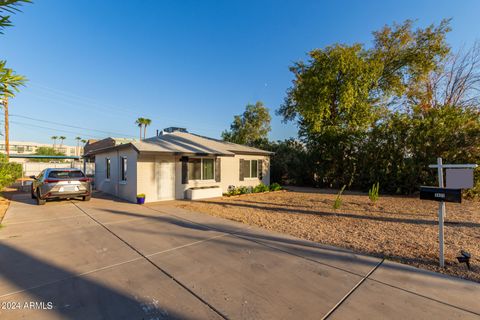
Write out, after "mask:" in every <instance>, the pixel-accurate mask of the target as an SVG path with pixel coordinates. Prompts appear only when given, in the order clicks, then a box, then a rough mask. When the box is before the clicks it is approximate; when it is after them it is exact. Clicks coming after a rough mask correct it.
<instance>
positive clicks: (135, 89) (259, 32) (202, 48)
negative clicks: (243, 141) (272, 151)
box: [0, 0, 480, 145]
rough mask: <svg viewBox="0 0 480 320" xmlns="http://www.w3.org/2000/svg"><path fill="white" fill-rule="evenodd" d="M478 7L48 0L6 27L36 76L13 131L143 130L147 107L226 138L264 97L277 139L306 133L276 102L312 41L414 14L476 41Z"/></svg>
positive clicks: (171, 121) (10, 53)
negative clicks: (285, 118) (140, 123)
mask: <svg viewBox="0 0 480 320" xmlns="http://www.w3.org/2000/svg"><path fill="white" fill-rule="evenodd" d="M478 12H480V1H475V0H472V1H461V2H453V1H438V0H437V1H419V0H416V1H235V2H234V1H173V0H172V1H160V0H158V1H156V0H150V1H147V0H143V1H114V0H111V1H107V0H103V1H60V0H56V1H53V0H37V1H36V2H35V3H34V4H31V5H26V6H25V7H24V8H23V12H22V13H19V14H17V15H16V16H15V17H13V21H14V24H15V26H14V27H13V28H9V29H7V30H6V32H5V34H4V35H3V36H0V47H1V52H2V55H1V58H2V59H4V58H5V59H7V61H8V64H9V66H10V67H12V68H14V69H15V70H16V71H17V72H18V73H21V74H24V75H26V76H27V77H28V79H29V82H28V84H27V87H26V88H23V89H22V91H21V93H19V94H18V96H17V97H16V98H14V99H12V100H11V103H10V106H11V107H10V108H11V109H10V113H11V114H12V117H11V118H10V119H11V139H12V140H26V141H39V142H47V143H48V142H50V141H51V140H50V137H51V136H53V135H64V136H66V137H67V140H66V143H68V144H72V145H73V144H75V142H74V137H75V136H81V137H83V138H101V137H105V136H109V135H110V136H132V137H137V136H138V133H137V132H138V129H137V127H136V126H135V125H134V121H135V119H136V118H137V117H139V116H144V117H148V118H150V119H152V120H153V123H152V126H151V127H149V129H148V130H149V133H150V135H153V134H154V132H155V129H161V128H164V127H167V126H184V127H187V128H188V129H189V130H190V131H191V132H195V133H199V134H204V135H208V136H211V137H220V133H221V132H222V131H223V130H224V129H228V128H229V126H230V123H231V121H232V119H233V115H235V114H240V113H242V112H243V110H244V107H245V105H246V104H247V103H249V102H250V103H254V102H256V101H258V100H261V101H263V102H264V103H265V105H266V106H267V107H269V108H270V111H271V114H272V131H271V133H270V138H271V139H275V140H276V139H284V138H288V137H291V136H296V133H297V128H296V127H295V125H294V124H288V125H286V124H283V123H281V119H280V118H279V117H277V116H275V114H274V111H275V110H276V109H277V108H278V107H279V106H280V104H281V103H282V101H283V99H284V97H285V91H286V89H287V88H288V87H289V86H290V84H291V80H292V75H291V73H290V72H289V70H288V67H289V66H290V65H291V64H292V63H293V62H294V61H298V60H301V59H305V58H306V53H307V52H308V51H310V50H312V49H314V48H321V47H324V46H326V45H329V44H332V43H353V42H361V43H365V44H367V45H369V44H370V42H371V32H372V31H373V30H377V29H379V28H381V27H382V26H383V25H385V24H390V23H392V22H394V21H397V22H401V21H403V20H405V19H409V18H410V19H417V20H418V25H419V26H425V25H428V24H431V23H438V22H439V21H440V20H441V19H442V18H453V20H452V24H451V25H452V27H453V31H452V32H451V33H450V34H449V36H448V40H449V42H450V43H451V44H452V46H453V47H454V48H458V47H460V46H462V45H466V46H470V45H471V44H472V43H473V42H474V41H475V40H476V39H480V22H479V21H480V20H479V19H478ZM35 119H40V120H47V121H48V122H47V121H38V120H35ZM57 123H60V124H65V125H68V126H70V127H67V126H61V125H58V124H57ZM73 127H77V128H73ZM84 128H88V129H94V130H97V131H94V130H87V129H84Z"/></svg>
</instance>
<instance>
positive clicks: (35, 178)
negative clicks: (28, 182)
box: [29, 176, 37, 180]
mask: <svg viewBox="0 0 480 320" xmlns="http://www.w3.org/2000/svg"><path fill="white" fill-rule="evenodd" d="M29 178H30V179H33V180H37V177H35V176H30V177H29Z"/></svg>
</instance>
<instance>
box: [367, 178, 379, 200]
mask: <svg viewBox="0 0 480 320" xmlns="http://www.w3.org/2000/svg"><path fill="white" fill-rule="evenodd" d="M379 188H380V184H379V183H378V182H377V183H374V184H373V186H372V187H371V188H370V190H368V198H370V201H372V203H373V204H375V203H376V202H377V201H378V198H379V195H378V190H379Z"/></svg>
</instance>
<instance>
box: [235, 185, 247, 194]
mask: <svg viewBox="0 0 480 320" xmlns="http://www.w3.org/2000/svg"><path fill="white" fill-rule="evenodd" d="M237 190H238V194H246V193H249V192H248V191H249V189H248V188H247V187H244V186H241V187H238V189H237Z"/></svg>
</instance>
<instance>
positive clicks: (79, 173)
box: [48, 170, 85, 179]
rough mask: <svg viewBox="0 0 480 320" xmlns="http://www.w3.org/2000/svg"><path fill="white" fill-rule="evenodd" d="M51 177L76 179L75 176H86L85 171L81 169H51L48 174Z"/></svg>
mask: <svg viewBox="0 0 480 320" xmlns="http://www.w3.org/2000/svg"><path fill="white" fill-rule="evenodd" d="M48 177H49V178H53V179H75V178H83V177H85V176H84V174H83V172H82V171H80V170H75V171H60V170H56V171H51V172H50V173H49V174H48Z"/></svg>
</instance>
